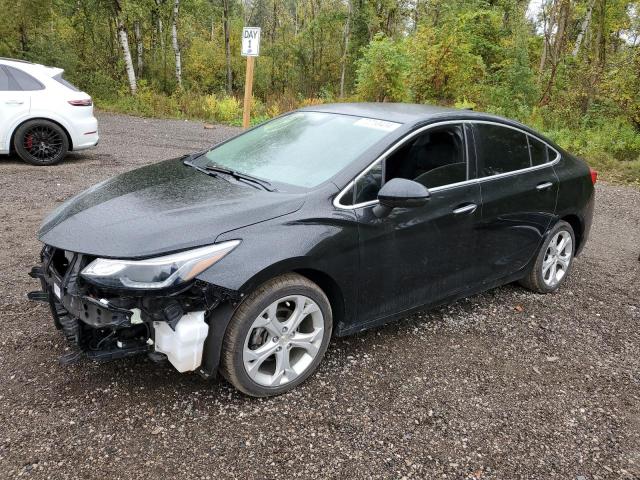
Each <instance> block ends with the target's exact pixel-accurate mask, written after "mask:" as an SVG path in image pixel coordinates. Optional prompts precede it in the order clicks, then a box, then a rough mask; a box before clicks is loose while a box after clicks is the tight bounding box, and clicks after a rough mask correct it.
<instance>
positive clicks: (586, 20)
mask: <svg viewBox="0 0 640 480" xmlns="http://www.w3.org/2000/svg"><path fill="white" fill-rule="evenodd" d="M595 3H596V0H591V1H590V2H589V7H588V8H587V13H586V15H585V16H584V20H583V21H582V25H581V26H580V32H579V33H578V38H576V44H575V46H574V47H573V52H571V55H573V57H574V58H576V57H577V56H578V53H579V52H580V47H581V46H582V41H583V40H584V37H585V35H586V34H587V30H588V29H589V24H590V23H591V14H592V13H593V6H594V4H595Z"/></svg>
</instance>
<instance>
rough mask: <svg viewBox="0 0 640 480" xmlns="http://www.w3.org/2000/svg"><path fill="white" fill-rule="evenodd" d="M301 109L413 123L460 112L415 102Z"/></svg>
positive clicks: (324, 105)
mask: <svg viewBox="0 0 640 480" xmlns="http://www.w3.org/2000/svg"><path fill="white" fill-rule="evenodd" d="M301 110H306V111H314V112H327V113H338V114H343V115H355V116H357V117H367V118H375V119H378V120H386V121H389V122H397V123H415V122H418V121H421V120H427V119H429V118H432V117H433V116H435V115H441V114H446V113H453V112H460V110H458V109H455V108H447V107H439V106H436V105H421V104H415V103H364V102H363V103H329V104H323V105H312V106H309V107H305V108H302V109H301Z"/></svg>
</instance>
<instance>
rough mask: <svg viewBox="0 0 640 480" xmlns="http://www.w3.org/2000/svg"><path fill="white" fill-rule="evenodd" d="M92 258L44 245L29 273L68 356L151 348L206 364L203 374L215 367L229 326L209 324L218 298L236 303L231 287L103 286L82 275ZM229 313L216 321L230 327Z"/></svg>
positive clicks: (190, 366)
mask: <svg viewBox="0 0 640 480" xmlns="http://www.w3.org/2000/svg"><path fill="white" fill-rule="evenodd" d="M93 259H94V258H93V257H88V256H86V255H83V254H79V253H74V252H68V251H64V250H60V249H56V248H54V247H50V246H45V247H44V248H43V250H42V252H41V264H40V265H38V266H36V267H33V268H32V270H31V272H30V275H31V276H32V277H33V278H37V279H39V280H40V282H41V286H42V290H41V291H38V292H31V293H30V294H28V296H29V298H30V299H32V300H41V301H46V302H47V303H48V304H49V307H50V309H51V313H52V316H53V319H54V323H55V325H56V327H57V328H58V329H60V330H62V331H63V333H64V335H65V337H66V338H67V339H68V340H69V341H70V342H71V343H72V344H73V345H74V346H75V347H76V353H75V354H73V355H71V356H70V357H69V358H73V359H75V358H78V357H79V356H82V355H85V356H87V357H89V358H91V359H94V360H98V361H104V360H112V359H116V358H122V357H127V356H131V355H137V354H141V353H150V354H153V355H152V356H151V358H152V359H160V358H162V359H164V358H166V357H168V358H169V361H171V363H172V364H173V365H174V366H175V367H176V368H177V369H178V370H180V371H186V370H195V369H196V368H198V367H200V366H201V365H202V367H201V368H199V370H200V372H201V373H202V374H203V375H204V376H206V377H210V376H213V375H214V374H215V370H216V369H217V365H218V358H219V348H218V344H220V343H221V341H222V340H221V339H222V335H221V333H220V332H222V334H223V333H224V329H222V330H220V325H215V327H214V328H209V324H210V323H211V321H212V320H211V319H212V318H217V317H218V316H219V315H215V314H214V310H216V309H218V307H219V306H220V304H221V303H231V304H233V303H234V302H235V294H234V292H230V291H227V290H225V289H222V288H219V287H216V286H214V285H210V284H207V283H204V282H200V281H195V282H192V283H190V284H188V285H184V286H182V287H181V288H179V289H177V290H176V289H174V290H172V291H164V292H157V291H154V292H141V291H107V290H101V289H99V288H97V287H96V286H94V285H92V284H91V283H89V282H87V281H86V280H85V279H83V278H82V277H81V275H80V272H81V271H82V269H83V268H84V267H85V266H86V265H88V264H89V263H90V262H91V261H93ZM227 310H228V309H227ZM227 310H225V309H222V310H221V311H227ZM229 318H230V315H227V316H225V318H224V319H222V320H219V321H221V322H223V323H224V326H225V327H226V323H227V322H228V319H229ZM214 336H216V337H215V338H213V337H214ZM207 349H209V350H211V351H212V352H213V356H214V357H216V358H209V355H208V353H207ZM203 350H204V351H205V353H204V355H203ZM159 354H160V355H159ZM164 354H166V357H165V355H164ZM185 358H189V359H191V360H189V361H185V360H184V359H185Z"/></svg>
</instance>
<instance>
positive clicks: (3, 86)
mask: <svg viewBox="0 0 640 480" xmlns="http://www.w3.org/2000/svg"><path fill="white" fill-rule="evenodd" d="M8 90H9V76H8V75H7V72H5V71H4V68H2V66H1V65H0V92H6V91H8Z"/></svg>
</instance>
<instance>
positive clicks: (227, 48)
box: [222, 0, 233, 95]
mask: <svg viewBox="0 0 640 480" xmlns="http://www.w3.org/2000/svg"><path fill="white" fill-rule="evenodd" d="M222 28H223V30H224V54H225V60H226V65H227V93H228V94H229V95H231V94H232V93H233V74H232V72H231V44H230V42H229V0H222Z"/></svg>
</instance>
